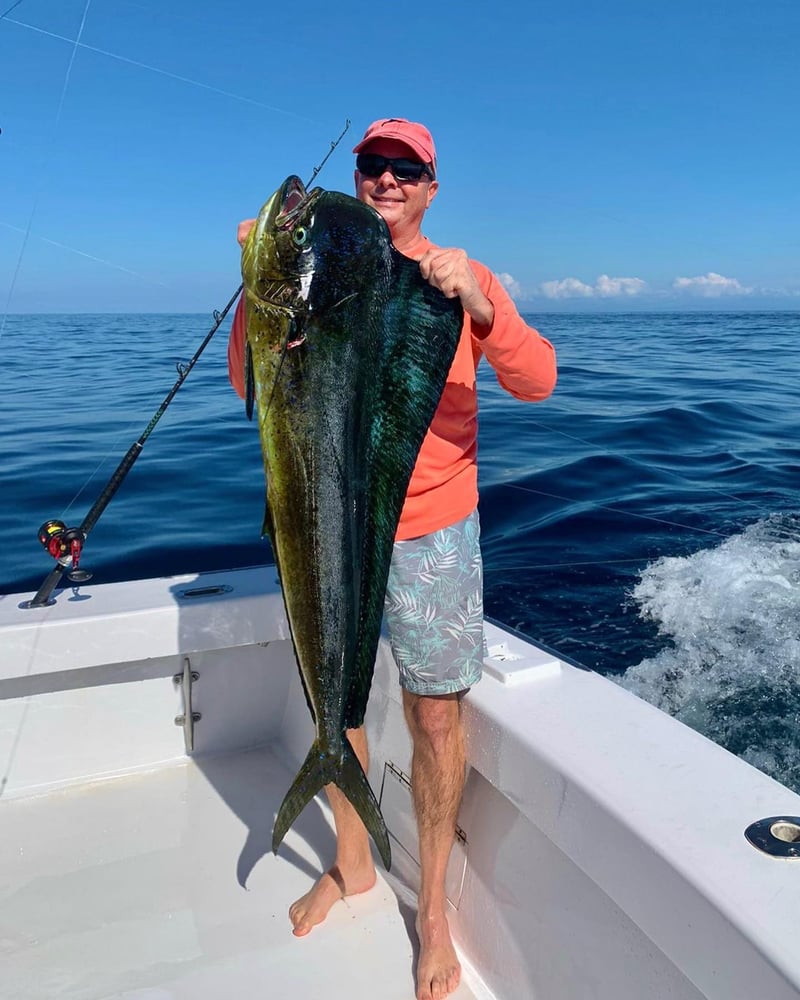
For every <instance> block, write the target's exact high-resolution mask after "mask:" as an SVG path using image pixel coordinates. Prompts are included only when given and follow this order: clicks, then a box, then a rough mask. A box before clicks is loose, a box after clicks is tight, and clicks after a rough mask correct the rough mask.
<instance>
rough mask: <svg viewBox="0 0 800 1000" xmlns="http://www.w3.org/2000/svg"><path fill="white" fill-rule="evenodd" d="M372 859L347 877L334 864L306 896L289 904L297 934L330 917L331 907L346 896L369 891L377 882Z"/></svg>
mask: <svg viewBox="0 0 800 1000" xmlns="http://www.w3.org/2000/svg"><path fill="white" fill-rule="evenodd" d="M377 878H378V877H377V875H376V874H375V866H374V865H373V864H372V859H370V861H369V862H368V864H367V865H364V866H363V867H360V868H354V869H352V870H351V871H350V872H349V873H348V874H347V876H346V877H343V876H342V873H341V871H340V869H339V866H338V865H333V867H332V868H330V869H329V870H328V871H327V872H325V874H324V875H323V876H322V878H320V880H319V881H318V882H317V884H316V885H315V886H314V887H313V889H310V890H309V891H308V892H307V893H306V894H305V896H301V897H300V898H299V899H297V900H295V902H294V903H292V905H291V906H290V907H289V919H290V920H291V922H292V925H293V927H294V930H293V931H292V933H293V934H294V935H295V937H304V936H305V935H306V934H308V932H309V931H310V930H311V928H312V927H316V925H317V924H321V923H322V921H323V920H324V919H325V917H327V916H328V910H330V908H331V907H332V906H333V904H334V903H337V902H338V901H339V900H340V899H343V898H344V897H345V896H355V895H357V894H358V893H360V892H367V891H368V890H369V889H371V888H372V887H373V886H374V885H375V882H376V881H377Z"/></svg>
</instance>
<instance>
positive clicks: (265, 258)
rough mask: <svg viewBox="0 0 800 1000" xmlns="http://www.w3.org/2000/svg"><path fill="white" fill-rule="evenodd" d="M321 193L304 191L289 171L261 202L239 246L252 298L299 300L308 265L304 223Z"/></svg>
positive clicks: (292, 304) (287, 303) (283, 303)
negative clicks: (256, 214) (251, 225)
mask: <svg viewBox="0 0 800 1000" xmlns="http://www.w3.org/2000/svg"><path fill="white" fill-rule="evenodd" d="M321 193H322V191H321V188H313V189H312V190H311V191H306V189H305V187H304V185H303V182H302V181H301V180H300V178H299V177H296V176H294V175H291V176H289V177H287V178H286V180H285V181H284V182H283V184H281V186H280V187H279V188H278V190H277V191H276V192H275V193H274V194H273V195H272V196H271V197H270V198H269V199H268V200H267V201H266V202H265V203H264V205H263V206H262V208H261V211H260V212H259V213H258V218H257V220H256V223H255V225H254V226H253V228H252V229H251V230H250V233H249V234H248V236H247V239H246V240H245V243H244V246H243V247H242V278H243V280H244V286H245V289H246V290H247V293H248V296H249V297H250V298H251V299H255V300H256V301H258V302H262V303H264V304H269V305H274V306H278V307H282V308H288V309H292V308H296V307H297V306H298V305H299V304H300V303H301V302H302V298H303V295H302V290H303V284H304V281H303V277H304V275H305V274H307V273H308V271H309V268H310V262H309V260H308V256H309V254H308V249H309V248H308V230H307V228H306V227H305V226H304V224H303V223H304V221H305V220H306V219H307V216H308V212H309V209H310V207H311V206H312V205H313V203H314V202H315V201H316V200H317V198H318V197H319V195H320V194H321Z"/></svg>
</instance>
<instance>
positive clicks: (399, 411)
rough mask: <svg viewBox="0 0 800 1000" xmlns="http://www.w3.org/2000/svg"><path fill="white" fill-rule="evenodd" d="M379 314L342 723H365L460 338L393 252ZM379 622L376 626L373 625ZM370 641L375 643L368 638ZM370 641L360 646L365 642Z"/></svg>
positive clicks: (452, 304) (456, 323) (457, 316)
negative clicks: (399, 552) (388, 606)
mask: <svg viewBox="0 0 800 1000" xmlns="http://www.w3.org/2000/svg"><path fill="white" fill-rule="evenodd" d="M389 284H390V287H389V295H388V297H387V301H386V304H385V307H384V313H383V317H384V318H383V331H382V334H383V336H382V341H381V350H382V359H381V361H382V363H381V364H380V365H379V366H378V368H379V371H378V386H377V392H378V399H379V403H378V406H377V407H376V415H375V419H374V420H373V421H372V425H371V428H370V443H369V462H368V469H369V473H368V475H369V482H368V492H369V502H368V504H367V510H368V512H369V517H370V523H368V524H367V526H366V533H365V543H364V553H363V574H362V578H363V579H364V580H365V581H369V580H373V581H377V582H376V583H375V585H374V586H372V587H371V588H370V589H369V590H368V591H367V590H366V589H363V588H362V593H361V614H360V621H359V632H360V635H359V643H358V664H357V666H356V671H355V677H354V682H353V685H352V687H351V698H350V701H349V702H348V711H347V725H348V727H351V728H357V727H358V726H359V725H361V723H362V722H363V718H364V712H365V710H366V703H367V698H368V696H369V687H370V684H371V681H372V672H373V668H374V662H375V654H376V652H377V637H378V635H379V631H380V629H379V625H380V618H381V615H382V613H383V602H384V594H385V589H386V586H385V585H386V580H387V578H388V573H389V562H390V560H391V554H392V545H393V544H394V535H395V531H396V525H397V521H398V519H399V517H400V512H401V510H402V507H403V503H404V501H405V497H406V492H407V490H408V483H409V480H410V478H411V473H412V471H413V469H414V465H415V463H416V460H417V455H418V454H419V449H420V446H421V445H422V441H423V438H424V437H425V434H426V433H427V431H428V428H429V427H430V424H431V421H432V419H433V415H434V413H435V412H436V408H437V406H438V405H439V400H440V399H441V395H442V391H443V390H444V386H445V382H446V381H447V376H448V373H449V371H450V367H451V365H452V363H453V358H454V356H455V352H456V347H457V346H458V341H459V338H460V335H461V327H462V323H463V316H464V314H463V309H462V307H461V303H460V301H459V300H458V299H448V298H447V297H446V296H445V295H443V294H442V293H441V292H440V291H438V290H437V289H435V288H433V286H432V285H430V284H429V283H428V282H427V281H426V280H425V279H424V278H423V277H422V275H421V274H420V270H419V264H418V262H417V261H414V260H411V259H410V258H409V257H405V256H404V255H403V254H401V253H399V251H397V250H396V249H395V248H394V247H392V248H391V280H390V283H389ZM376 623H377V624H376ZM370 635H375V636H376V638H375V641H374V642H372V641H369V639H368V638H367V637H369V636H370ZM365 639H366V640H367V641H364V640H365Z"/></svg>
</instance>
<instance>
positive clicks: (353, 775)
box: [242, 177, 463, 868]
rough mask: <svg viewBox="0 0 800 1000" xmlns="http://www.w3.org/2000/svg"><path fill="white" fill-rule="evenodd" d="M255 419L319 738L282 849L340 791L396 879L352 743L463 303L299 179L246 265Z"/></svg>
mask: <svg viewBox="0 0 800 1000" xmlns="http://www.w3.org/2000/svg"><path fill="white" fill-rule="evenodd" d="M242 275H243V278H244V286H245V296H246V326H247V347H246V363H245V367H246V372H245V381H246V384H247V399H248V415H251V414H252V409H253V404H254V402H255V404H256V406H257V410H258V421H259V428H260V436H261V446H262V451H263V455H264V466H265V470H266V477H267V512H266V516H265V524H264V527H265V531H266V532H268V533H269V537H270V541H271V543H272V549H273V552H274V555H275V561H276V564H277V568H278V574H279V576H280V581H281V586H282V591H283V598H284V603H285V607H286V614H287V617H288V620H289V625H290V629H291V634H292V640H293V643H294V648H295V653H296V656H297V661H298V664H299V667H300V674H301V678H302V681H303V687H304V689H305V694H306V699H307V701H308V705H309V709H310V710H311V714H312V717H313V719H314V724H315V727H316V738H315V740H314V743H313V745H312V747H311V750H310V751H309V753H308V757H307V758H306V760H305V763H304V764H303V766H302V767H301V769H300V771H299V773H298V775H297V777H296V778H295V780H294V783H293V785H292V786H291V788H290V789H289V791H288V793H287V795H286V797H285V799H284V800H283V803H282V805H281V807H280V810H279V811H278V815H277V817H276V820H275V826H274V829H273V837H272V849H273V850H274V851H277V849H278V847H279V846H280V844H281V842H282V840H283V838H284V836H285V834H286V832H287V831H288V829H289V827H290V826H291V825H292V823H293V822H294V820H295V819H296V818H297V816H298V815H299V813H300V812H301V810H302V809H303V808H304V807H305V806H306V804H307V803H308V802H309V801H310V800H311V799H312V798H313V797H314V795H316V794H317V792H319V791H320V789H321V788H322V787H323V786H324V785H326V784H328V783H330V782H332V783H334V784H336V785H338V787H339V788H341V790H342V791H343V792H344V794H345V795H346V796H347V798H348V799H349V801H350V802H351V803H352V804H353V806H354V807H355V808H356V810H357V811H358V814H359V815H360V817H361V819H362V820H363V822H364V825H365V826H366V828H367V829H368V830H369V832H370V834H371V836H372V838H373V840H374V841H375V843H376V845H377V847H378V850H379V851H380V854H381V858H382V860H383V862H384V864H385V865H386V867H387V868H388V867H389V865H390V861H391V853H390V847H389V837H388V834H387V830H386V825H385V823H384V821H383V817H382V816H381V814H380V809H379V807H378V803H377V801H376V799H375V796H374V795H373V793H372V789H371V788H370V786H369V783H368V781H367V779H366V777H365V775H364V772H363V770H362V768H361V765H360V764H359V762H358V758H357V757H356V755H355V753H354V752H353V750H352V748H351V746H350V744H349V742H348V740H347V737H346V735H345V730H346V729H349V728H352V727H358V726H360V725H361V724H362V722H363V719H364V713H365V711H366V706H367V699H368V696H369V689H370V685H371V682H372V673H373V667H374V662H375V655H376V652H377V646H378V639H379V635H380V626H381V617H382V613H383V600H384V593H385V590H386V581H387V578H388V573H389V561H390V559H391V552H392V543H393V540H394V536H395V532H396V530H397V524H398V520H399V517H400V511H401V508H402V505H403V501H404V498H405V495H406V490H407V487H408V482H409V479H410V476H411V471H412V469H413V466H414V463H415V461H416V458H417V453H418V451H419V448H420V445H421V443H422V439H423V437H424V435H425V432H426V431H427V429H428V426H429V424H430V422H431V420H432V418H433V414H434V411H435V409H436V407H437V405H438V402H439V398H440V396H441V393H442V390H443V388H444V384H445V380H446V377H447V373H448V371H449V369H450V365H451V363H452V359H453V356H454V353H455V348H456V344H457V342H458V338H459V333H460V329H461V322H462V315H463V314H462V310H461V305H460V303H459V302H458V300H457V299H455V300H449V299H447V298H445V296H444V295H442V294H441V293H440V292H439V291H437V290H436V289H434V288H433V287H431V285H429V284H428V282H426V281H425V280H424V279H423V278H422V277H421V275H420V273H419V265H418V264H417V263H416V262H415V261H412V260H410V259H409V258H407V257H404V256H403V255H402V254H400V253H399V252H398V251H397V250H396V249H395V248H394V247H393V246H392V243H391V239H390V236H389V230H388V228H387V226H386V223H385V222H384V221H383V219H382V218H381V217H380V216H379V215H378V213H377V212H375V211H374V210H373V209H372V208H370V207H369V206H367V205H364V204H362V203H361V202H360V201H357V200H356V199H355V198H351V197H349V196H348V195H344V194H339V193H338V192H333V191H323V190H322V189H320V188H314V189H313V190H311V191H308V192H306V190H305V188H304V187H303V184H302V183H301V181H300V180H299V178H297V177H289V178H287V180H286V181H285V182H284V183H283V185H282V186H281V187H280V188H279V190H278V191H276V192H275V194H274V195H273V196H272V197H271V198H270V199H269V201H268V202H267V203H266V204H265V205H264V207H263V208H262V209H261V213H260V215H259V217H258V221H257V223H256V224H255V226H254V227H253V229H252V230H251V232H250V235H249V236H248V238H247V241H246V242H245V245H244V249H243V252H242Z"/></svg>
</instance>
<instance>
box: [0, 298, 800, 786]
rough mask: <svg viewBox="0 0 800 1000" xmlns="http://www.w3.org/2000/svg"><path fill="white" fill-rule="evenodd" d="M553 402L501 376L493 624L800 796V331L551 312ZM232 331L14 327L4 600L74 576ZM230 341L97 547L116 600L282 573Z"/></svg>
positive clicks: (483, 397) (763, 323)
mask: <svg viewBox="0 0 800 1000" xmlns="http://www.w3.org/2000/svg"><path fill="white" fill-rule="evenodd" d="M528 319H529V321H530V322H532V323H533V325H535V326H536V327H537V328H538V329H539V330H540V331H541V332H542V333H543V334H545V335H546V336H548V337H549V338H550V339H551V340H552V341H553V342H554V344H555V345H556V348H557V351H558V356H559V384H558V387H557V389H556V392H555V394H554V395H553V396H552V397H551V399H549V400H546V401H545V402H542V403H538V404H528V403H521V402H519V401H517V400H514V399H512V398H511V397H509V396H508V395H507V394H506V393H504V392H503V391H502V390H501V389H500V388H499V386H498V385H497V383H496V381H495V379H494V375H493V373H492V371H491V369H489V368H488V367H486V366H482V368H481V369H480V373H479V392H480V403H481V418H480V489H481V506H480V511H481V523H482V537H483V551H484V559H485V567H486V610H487V613H488V614H489V615H490V616H491V617H493V618H496V619H499V620H501V621H503V622H505V623H507V624H509V625H511V626H514V627H516V628H518V629H520V630H521V631H523V632H525V633H527V634H529V635H530V636H531V637H532V638H534V639H536V640H539V641H541V642H544V643H546V644H548V645H550V646H551V647H553V648H554V649H556V650H558V651H559V652H561V653H563V654H565V655H567V656H569V657H571V658H572V659H575V660H578V661H580V662H582V663H584V664H586V665H587V666H589V667H591V668H593V669H595V670H598V671H600V672H602V673H604V674H607V675H609V676H611V677H612V678H613V679H614V680H616V681H617V682H619V683H621V684H623V685H624V686H626V687H628V688H629V689H631V690H633V691H634V692H636V693H637V694H638V695H640V696H641V697H643V698H645V699H647V700H648V701H651V702H653V703H654V704H656V705H658V706H659V707H661V708H662V709H664V710H665V711H668V712H670V713H672V714H674V715H676V716H677V717H679V718H681V719H682V720H683V721H684V722H686V723H687V724H688V725H691V726H693V727H695V728H696V729H698V730H700V731H701V732H703V733H705V734H706V735H707V736H709V737H710V738H711V739H714V740H716V741H717V742H719V743H720V744H722V745H723V746H725V747H727V748H728V749H730V750H731V751H733V752H734V753H737V754H739V755H741V756H742V757H744V758H745V759H747V760H749V761H750V762H751V763H753V764H754V765H755V766H757V767H759V768H761V769H762V770H764V771H766V772H767V773H769V774H771V775H772V776H773V777H775V778H777V779H778V780H779V781H782V782H783V783H784V784H786V785H788V786H790V787H792V788H795V789H796V790H798V791H800V498H798V486H799V485H800V440H799V436H798V407H797V403H798V373H797V369H798V364H797V362H798V352H799V351H800V313H763V314H758V313H721V312H720V313H682V314H625V315H621V314H604V315H577V314H575V315H556V314H549V315H546V314H543V315H537V316H530V317H528ZM212 323H213V320H212V317H211V316H208V317H204V316H194V315H191V316H185V315H181V316H176V315H125V316H113V315H97V316H54V315H46V316H45V315H41V316H11V317H8V318H7V321H6V325H5V329H4V330H3V333H2V336H1V337H0V428H1V429H0V441H2V447H0V515H1V517H0V543H1V544H2V555H3V559H2V568H1V569H0V593H18V592H30V593H33V592H34V591H35V590H36V589H37V588H38V586H39V584H40V583H41V582H42V580H43V578H44V577H45V576H46V574H47V573H48V572H49V570H50V568H51V566H52V560H51V558H50V556H48V555H47V553H46V552H45V551H44V550H43V549H42V548H41V546H40V545H39V542H38V540H37V531H38V529H39V526H40V525H41V524H42V522H44V521H45V520H47V519H49V518H60V519H61V520H63V521H65V522H67V524H69V525H77V524H79V523H80V521H81V520H82V519H83V517H84V516H85V514H86V513H87V511H88V510H89V508H90V507H91V505H92V504H93V502H94V501H95V500H96V498H97V497H98V495H99V494H100V492H101V491H102V489H103V487H104V486H105V484H106V482H107V480H108V479H109V477H110V476H111V473H112V472H113V471H114V469H115V468H116V466H117V464H118V462H119V461H120V459H121V458H122V456H123V455H124V454H125V452H126V451H127V449H128V447H129V446H130V445H131V444H132V443H133V442H134V441H135V440H136V439H137V438H138V437H139V435H140V434H141V433H142V432H143V430H144V429H145V427H146V426H147V425H148V423H149V421H150V418H151V417H152V415H153V414H154V413H155V411H156V410H157V409H158V406H159V404H160V403H161V401H162V399H163V398H164V397H165V396H166V394H167V393H168V391H169V390H170V388H171V387H172V385H173V383H174V382H175V380H176V378H177V371H176V368H175V366H176V365H177V364H180V363H185V362H186V361H188V359H189V358H190V357H191V356H192V355H193V354H194V352H195V350H196V349H197V347H198V346H199V344H200V342H201V341H202V339H203V337H204V336H205V334H206V333H207V331H208V330H209V329H210V327H211V325H212ZM228 329H229V324H228V323H227V322H226V323H225V324H224V325H223V326H222V327H221V328H220V330H219V331H218V332H217V334H216V336H215V337H214V339H213V340H212V341H211V344H210V345H209V347H208V348H207V349H206V351H205V353H204V354H203V356H202V357H201V358H200V360H199V361H198V363H197V365H196V367H195V368H194V369H193V371H192V372H191V373H190V374H189V376H188V378H187V379H186V382H185V384H184V385H183V386H182V388H181V389H180V391H179V392H178V394H177V395H176V397H175V399H174V400H173V402H172V403H171V405H170V407H169V408H168V409H167V411H166V413H165V414H164V416H163V418H162V419H161V421H160V423H159V424H158V426H157V427H156V428H155V430H154V431H153V433H152V435H151V436H150V437H149V438H148V440H147V443H146V444H145V447H144V450H143V451H142V454H141V456H140V458H139V459H138V461H137V462H136V464H135V466H134V467H133V469H132V471H131V472H130V474H129V475H128V477H127V478H126V480H125V482H124V483H123V485H122V486H121V488H120V490H119V492H118V493H117V494H116V496H115V497H114V499H113V500H112V501H111V503H110V504H109V506H108V508H107V509H106V510H105V512H104V513H103V515H102V516H101V518H100V520H99V521H98V522H97V524H96V526H95V528H94V530H93V531H92V532H91V534H90V535H89V538H88V540H87V543H86V546H85V549H84V555H83V559H82V566H84V567H86V568H87V569H90V570H91V571H92V572H93V573H94V582H109V581H114V580H122V579H130V578H143V577H149V576H159V575H166V574H171V573H178V572H188V571H194V570H201V569H218V568H219V569H221V568H227V567H237V566H250V565H255V564H260V563H265V562H267V561H269V560H270V558H271V557H270V551H269V546H268V544H267V543H266V542H265V541H263V540H262V539H261V538H260V529H261V523H262V515H263V505H264V477H263V470H262V465H261V456H260V450H259V442H258V435H257V430H256V427H255V425H254V424H250V423H248V421H247V420H246V418H245V415H244V408H243V404H242V403H241V401H240V400H239V399H238V397H237V396H236V395H235V394H234V393H233V391H232V390H231V389H230V388H229V386H228V384H227V376H226V341H227V333H228Z"/></svg>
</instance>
